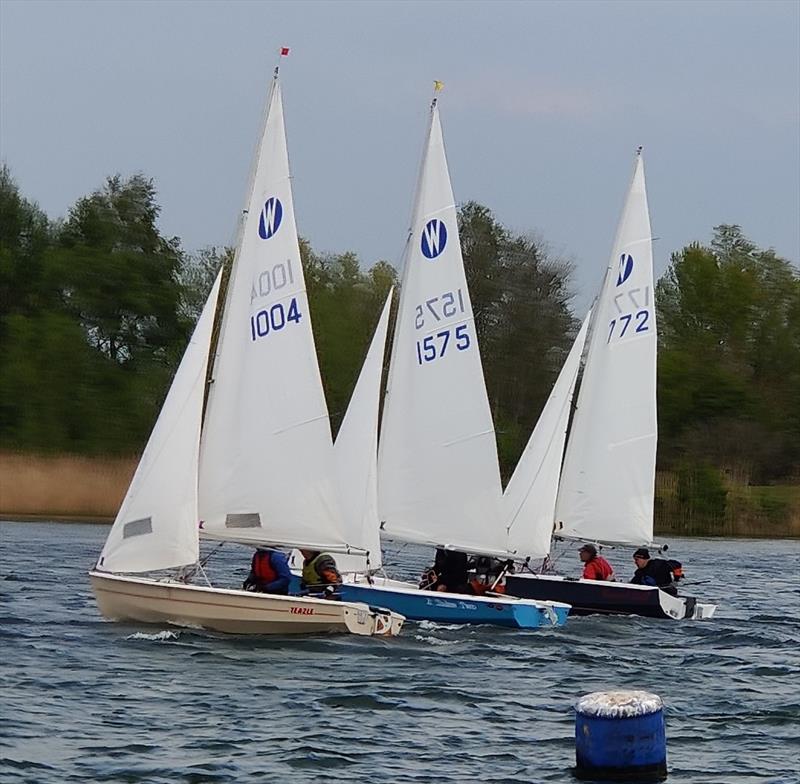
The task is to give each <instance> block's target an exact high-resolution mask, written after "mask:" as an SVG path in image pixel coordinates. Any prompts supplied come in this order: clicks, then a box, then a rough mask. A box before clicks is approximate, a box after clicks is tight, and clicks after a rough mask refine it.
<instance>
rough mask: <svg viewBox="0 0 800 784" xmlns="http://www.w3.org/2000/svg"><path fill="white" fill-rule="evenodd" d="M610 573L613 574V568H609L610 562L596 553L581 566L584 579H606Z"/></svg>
mask: <svg viewBox="0 0 800 784" xmlns="http://www.w3.org/2000/svg"><path fill="white" fill-rule="evenodd" d="M612 574H614V570H613V569H612V568H611V564H610V563H609V562H608V561H606V559H605V558H603V556H601V555H596V556H595V557H594V558H592V560H591V561H587V562H586V564H585V565H584V567H583V577H584V579H585V580H608V578H609V577H611V575H612Z"/></svg>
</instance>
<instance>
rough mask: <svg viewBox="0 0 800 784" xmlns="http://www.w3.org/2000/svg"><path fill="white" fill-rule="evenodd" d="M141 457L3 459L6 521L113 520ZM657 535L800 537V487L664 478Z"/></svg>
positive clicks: (659, 483) (0, 503)
mask: <svg viewBox="0 0 800 784" xmlns="http://www.w3.org/2000/svg"><path fill="white" fill-rule="evenodd" d="M136 463H137V458H136V457H114V458H110V457H95V458H91V457H79V456H76V455H59V456H45V455H24V454H16V453H8V452H0V518H5V519H17V520H26V519H32V520H63V521H67V522H69V521H92V520H97V521H111V520H113V519H114V516H115V515H116V513H117V509H118V508H119V505H120V503H122V499H123V497H124V496H125V491H126V490H127V488H128V484H129V483H130V480H131V477H132V476H133V472H134V470H135V468H136ZM655 531H656V536H664V535H673V536H760V537H774V538H779V537H787V536H789V537H800V485H796V484H791V485H775V486H752V485H743V484H740V483H736V482H735V481H733V480H731V479H730V478H728V477H726V476H725V475H724V474H722V473H719V472H712V473H711V474H706V475H694V474H693V475H689V476H685V475H679V474H678V473H677V472H661V471H660V472H659V473H658V475H657V477H656V510H655Z"/></svg>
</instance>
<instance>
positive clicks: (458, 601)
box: [339, 580, 570, 629]
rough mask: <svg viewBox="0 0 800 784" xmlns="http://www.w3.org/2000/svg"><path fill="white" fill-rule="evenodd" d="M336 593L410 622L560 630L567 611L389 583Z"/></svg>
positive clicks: (556, 605)
mask: <svg viewBox="0 0 800 784" xmlns="http://www.w3.org/2000/svg"><path fill="white" fill-rule="evenodd" d="M339 592H340V595H341V596H342V598H343V599H344V600H345V601H348V602H365V603H368V604H369V605H370V606H373V607H385V608H387V609H389V610H392V611H393V612H396V613H400V614H401V615H403V616H405V617H406V618H407V619H409V620H413V621H436V622H438V623H456V624H491V625H493V626H507V627H511V628H516V629H537V628H540V627H552V626H563V625H564V624H565V623H566V621H567V616H568V615H569V611H570V608H569V605H567V604H563V603H553V602H544V603H543V602H538V601H525V600H520V599H515V598H510V597H506V596H499V595H493V596H468V595H465V594H456V593H442V592H438V591H421V590H419V588H417V587H416V586H415V585H412V584H411V583H401V582H398V581H390V580H387V581H383V582H376V583H374V584H372V585H369V584H367V583H364V584H360V583H345V584H344V585H342V586H341V587H340V589H339Z"/></svg>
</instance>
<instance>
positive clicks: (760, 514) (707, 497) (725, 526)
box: [655, 469, 800, 538]
mask: <svg viewBox="0 0 800 784" xmlns="http://www.w3.org/2000/svg"><path fill="white" fill-rule="evenodd" d="M655 530H656V534H657V535H659V534H660V535H664V534H672V535H680V536H753V537H756V536H757V537H767V538H776V537H800V485H797V484H784V485H760V486H759V485H746V484H743V483H741V482H737V481H735V480H733V479H732V478H730V477H729V476H727V475H726V474H725V473H724V472H721V471H718V470H716V469H707V470H705V471H704V472H694V473H691V474H688V475H687V474H683V475H682V474H680V473H679V472H659V473H658V475H657V477H656V510H655Z"/></svg>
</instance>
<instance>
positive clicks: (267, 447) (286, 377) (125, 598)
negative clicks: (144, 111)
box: [90, 69, 404, 635]
mask: <svg viewBox="0 0 800 784" xmlns="http://www.w3.org/2000/svg"><path fill="white" fill-rule="evenodd" d="M246 206H247V209H246V210H245V217H244V220H243V224H242V226H241V233H240V238H239V241H238V243H237V249H236V255H235V257H234V261H233V265H232V268H231V272H230V279H229V282H228V285H227V290H226V292H225V295H224V297H220V276H218V278H217V280H216V282H215V284H214V287H213V289H212V291H211V294H210V296H209V298H208V301H207V302H206V304H205V307H204V309H203V313H202V314H201V316H200V319H199V321H198V324H197V326H196V328H195V331H194V334H193V336H192V339H191V341H190V344H189V347H188V348H187V350H186V353H185V354H184V357H183V359H182V361H181V363H180V366H179V368H178V371H177V373H176V375H175V378H174V380H173V383H172V386H171V387H170V390H169V393H168V394H167V398H166V400H165V402H164V405H163V407H162V410H161V413H160V415H159V417H158V420H157V422H156V425H155V427H154V429H153V432H152V434H151V436H150V439H149V441H148V443H147V446H146V448H145V451H144V453H143V455H142V458H141V460H140V462H139V465H138V467H137V469H136V473H135V475H134V477H133V480H132V482H131V485H130V487H129V488H128V492H127V495H126V497H125V499H124V501H123V503H122V506H121V508H120V511H119V513H118V515H117V518H116V520H115V522H114V525H113V526H112V529H111V531H110V533H109V535H108V539H107V540H106V543H105V546H104V547H103V551H102V553H101V555H100V558H99V560H98V562H97V566H96V567H95V569H94V570H92V571H91V572H90V579H91V583H92V587H93V589H94V592H95V595H96V597H97V602H98V606H99V608H100V611H101V612H102V613H103V615H105V616H106V617H108V618H111V619H114V620H132V621H140V622H144V623H159V624H161V623H169V624H175V625H178V626H190V627H199V628H203V629H213V630H217V631H223V632H230V633H237V634H301V633H302V634H310V633H320V632H345V633H354V634H365V635H393V634H397V633H398V632H399V631H400V628H401V626H402V622H403V620H404V619H403V618H402V616H400V615H398V614H396V613H392V612H390V611H384V610H376V609H374V608H370V607H368V606H367V605H365V604H358V603H348V602H342V601H336V600H329V599H324V598H315V597H311V596H303V597H296V596H278V595H272V594H265V593H253V592H249V591H245V590H239V589H232V588H225V587H217V586H212V585H210V584H206V585H196V584H191V580H192V579H193V578H192V577H191V576H190V575H200V576H201V577H205V572H204V570H203V568H202V564H201V563H200V562H199V536H200V534H201V533H202V534H203V535H204V536H207V537H208V538H212V539H215V540H221V541H223V542H225V541H228V542H238V543H241V544H247V545H250V546H268V547H275V548H277V547H283V548H291V547H295V546H298V547H314V548H317V549H326V550H330V551H332V552H341V553H349V552H356V553H362V554H364V555H365V556H366V555H368V548H369V545H368V544H367V543H366V542H365V541H361V540H360V537H359V532H360V526H359V527H353V526H350V525H348V522H347V520H346V519H345V518H344V516H343V515H342V512H341V508H340V503H339V497H338V492H339V489H338V486H337V477H336V471H335V464H334V455H333V442H332V440H331V433H330V425H329V422H328V412H327V406H326V404H325V397H324V392H323V389H322V383H321V379H320V374H319V367H318V365H317V357H316V351H315V348H314V337H313V334H312V331H311V322H310V319H309V310H308V299H307V297H306V289H305V280H304V277H303V269H302V266H301V263H300V251H299V246H298V240H297V231H296V228H295V221H294V209H293V206H292V192H291V185H290V180H289V164H288V155H287V151H286V136H285V130H284V123H283V106H282V101H281V91H280V85H279V83H278V73H277V69H276V72H275V79H274V80H273V84H272V90H271V94H270V99H269V101H268V108H267V115H266V119H265V124H264V132H263V135H262V139H261V143H260V146H259V150H258V153H257V156H256V164H255V168H254V172H253V179H252V182H251V188H250V193H249V196H248V202H247V205H246ZM218 297H219V298H220V299H221V300H222V299H224V302H222V303H221V304H220V312H221V316H220V318H219V339H218V343H217V346H216V352H215V353H214V349H213V347H212V334H213V331H214V330H213V326H214V322H215V311H216V310H217V300H218ZM210 356H212V357H213V359H211V360H210V359H209V357H210ZM209 363H211V373H210V376H211V380H210V382H209V383H208V385H207V383H206V377H207V370H208V369H209ZM276 381H277V383H276ZM207 386H208V393H207V394H206V392H207ZM198 521H201V523H200V526H198ZM200 528H202V531H201V530H200ZM159 572H161V573H163V572H167V576H166V577H163V578H161V579H159V578H158V577H154V576H141V575H148V574H152V573H159ZM132 575H133V576H132ZM206 582H208V581H207V580H206Z"/></svg>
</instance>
